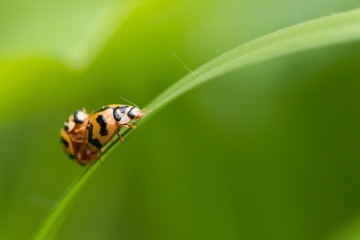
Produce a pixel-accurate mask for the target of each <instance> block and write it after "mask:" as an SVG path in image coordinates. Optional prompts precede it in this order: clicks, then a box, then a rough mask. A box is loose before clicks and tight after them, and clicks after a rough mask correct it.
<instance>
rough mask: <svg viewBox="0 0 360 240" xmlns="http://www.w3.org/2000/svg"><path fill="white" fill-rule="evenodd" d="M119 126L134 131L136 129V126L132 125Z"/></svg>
mask: <svg viewBox="0 0 360 240" xmlns="http://www.w3.org/2000/svg"><path fill="white" fill-rule="evenodd" d="M119 126H120V127H126V128H132V129H135V128H136V126H134V125H130V124H120V125H119Z"/></svg>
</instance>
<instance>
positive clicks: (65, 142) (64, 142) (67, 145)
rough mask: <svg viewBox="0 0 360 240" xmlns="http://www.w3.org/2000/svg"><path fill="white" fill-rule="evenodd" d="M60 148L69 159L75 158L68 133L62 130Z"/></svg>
mask: <svg viewBox="0 0 360 240" xmlns="http://www.w3.org/2000/svg"><path fill="white" fill-rule="evenodd" d="M60 139H61V146H62V147H63V148H64V150H65V152H66V154H67V155H68V156H69V157H70V158H71V159H74V158H75V154H74V146H73V142H72V141H71V139H70V136H69V134H68V132H67V131H66V130H65V129H64V128H62V129H61V132H60Z"/></svg>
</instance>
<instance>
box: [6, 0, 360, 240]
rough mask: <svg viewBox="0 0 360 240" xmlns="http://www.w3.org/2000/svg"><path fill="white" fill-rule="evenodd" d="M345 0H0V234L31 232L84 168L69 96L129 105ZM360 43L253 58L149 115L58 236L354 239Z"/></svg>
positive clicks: (92, 105) (74, 100) (357, 226)
mask: <svg viewBox="0 0 360 240" xmlns="http://www.w3.org/2000/svg"><path fill="white" fill-rule="evenodd" d="M359 5H360V4H359V3H357V1H353V0H342V1H338V0H292V1H285V0H272V1H266V0H241V1H239V0H216V1H205V0H197V1H192V0H183V1H180V0H179V1H168V0H159V1H157V0H154V1H130V0H128V1H124V0H123V1H115V0H105V1H104V0H87V1H85V0H72V1H69V0H65V1H58V0H57V1H45V0H35V1H31V2H29V1H26V0H15V1H11V2H10V1H1V2H0V81H1V85H0V109H1V113H0V115H1V118H0V150H1V152H0V239H29V238H30V237H31V235H32V234H33V233H34V231H35V230H36V228H37V227H38V226H39V224H40V223H41V221H42V220H43V218H44V217H45V216H46V214H47V213H48V212H49V210H50V208H51V206H52V205H53V204H54V202H55V201H56V200H57V199H58V198H59V196H60V195H61V194H62V192H63V191H64V190H65V189H66V188H67V186H68V185H69V184H70V183H71V182H72V181H73V179H74V178H75V177H76V176H78V175H79V174H80V173H81V172H82V171H84V169H83V168H82V167H80V166H78V165H76V164H75V163H74V162H71V161H70V160H69V159H68V158H67V156H66V155H65V154H64V153H63V150H62V148H61V146H60V143H59V131H60V127H61V126H62V124H63V122H64V121H65V120H66V119H67V117H68V116H69V115H70V114H71V113H72V112H74V111H75V110H76V109H79V108H82V107H85V108H86V109H87V110H88V111H91V110H96V109H98V108H100V107H101V106H103V105H106V104H112V103H122V102H123V100H122V99H121V98H120V96H123V97H126V98H128V99H130V100H131V101H133V102H135V103H137V105H139V106H140V107H142V106H145V105H146V104H147V103H149V102H150V101H151V100H152V99H153V98H154V97H155V96H156V95H158V94H159V93H160V92H161V91H163V90H164V89H165V88H166V87H168V86H170V85H171V84H173V83H174V82H176V81H177V80H178V79H180V78H181V77H182V76H184V75H185V74H187V70H186V69H185V68H184V67H183V66H182V65H181V64H180V63H179V61H178V60H177V59H176V58H175V56H174V55H173V53H172V52H175V53H176V54H177V55H178V56H179V57H180V58H181V59H182V60H183V61H184V63H185V64H186V65H187V66H188V67H189V68H191V69H194V68H196V67H198V66H200V65H202V64H204V63H205V62H207V61H209V60H210V59H212V58H214V57H216V56H217V55H219V54H222V53H223V52H224V51H227V50H229V49H231V48H233V47H235V46H238V45H239V44H242V43H245V42H247V41H249V40H252V39H254V38H257V37H260V36H262V35H265V34H267V33H270V32H273V31H275V30H278V29H280V28H283V27H286V26H290V25H293V24H296V23H300V22H303V21H306V20H310V19H313V18H317V17H321V16H326V15H330V14H333V13H337V12H340V11H345V10H350V9H353V8H356V7H359ZM359 76H360V43H350V44H346V45H341V46H333V47H327V48H322V49H317V50H312V51H307V52H303V53H299V54H295V55H291V56H287V57H282V58H279V59H276V60H272V61H266V62H264V63H261V64H257V65H253V66H250V67H247V68H244V69H241V70H238V71H235V72H232V73H229V74H227V75H225V76H221V77H218V78H217V79H215V80H214V81H211V82H209V83H207V84H205V85H203V86H201V87H200V88H197V89H195V90H192V91H191V92H189V93H187V94H186V95H184V96H182V97H181V98H179V99H177V100H176V101H175V102H173V103H172V104H170V105H169V106H167V107H166V108H164V109H163V110H162V111H160V112H158V113H157V114H155V115H154V116H153V117H152V119H151V120H150V121H147V122H146V124H144V125H142V126H141V127H139V128H138V129H137V130H136V132H134V133H133V134H132V135H131V137H130V138H128V139H127V141H126V143H125V144H124V145H123V146H121V147H120V148H119V149H117V150H116V151H114V152H113V153H112V154H111V156H109V157H108V158H107V161H106V162H105V163H104V164H103V166H102V167H101V168H100V170H99V171H97V172H96V173H95V174H94V176H93V177H92V178H91V179H90V181H89V182H88V185H87V186H86V187H85V188H84V190H83V191H82V192H81V194H80V196H79V197H78V199H77V201H76V202H75V203H74V205H73V208H72V209H71V211H70V212H69V215H68V217H67V218H66V220H65V222H64V224H63V226H62V227H61V229H60V231H59V233H58V235H57V237H56V239H156V240H158V239H174V240H175V239H294V240H296V239H307V240H308V239H334V240H335V239H360V190H359V189H360V177H359V176H360V174H359V172H360V170H359V169H360V161H359V156H360V148H359V140H360V139H359V136H360V111H359V107H358V106H359V105H360V94H359V92H360V81H359Z"/></svg>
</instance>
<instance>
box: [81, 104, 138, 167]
mask: <svg viewBox="0 0 360 240" xmlns="http://www.w3.org/2000/svg"><path fill="white" fill-rule="evenodd" d="M143 116H144V112H142V111H141V110H140V109H139V108H138V107H133V106H128V105H121V104H112V105H107V106H105V107H102V108H101V109H100V110H99V111H97V112H95V113H94V114H92V115H91V117H90V118H89V124H88V128H87V137H88V139H87V141H88V144H87V145H88V148H89V149H90V150H91V152H93V153H97V152H99V153H100V161H102V152H101V149H102V148H103V147H104V146H105V145H106V144H107V143H108V142H110V141H111V140H112V138H113V137H114V136H115V135H116V134H117V135H118V137H119V139H120V140H121V141H122V142H124V140H123V139H122V138H121V136H120V134H119V130H120V127H127V128H136V127H135V126H134V125H133V124H134V123H135V121H136V120H137V119H140V118H142V117H143ZM130 121H131V123H130Z"/></svg>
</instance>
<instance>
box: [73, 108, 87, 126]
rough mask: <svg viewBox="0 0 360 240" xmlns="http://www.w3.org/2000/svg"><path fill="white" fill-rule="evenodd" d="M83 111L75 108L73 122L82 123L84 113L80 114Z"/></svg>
mask: <svg viewBox="0 0 360 240" xmlns="http://www.w3.org/2000/svg"><path fill="white" fill-rule="evenodd" d="M82 113H83V112H82V111H81V110H77V111H76V112H74V122H75V123H83V122H84V120H85V119H84V118H83V117H84V115H81V114H82Z"/></svg>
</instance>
